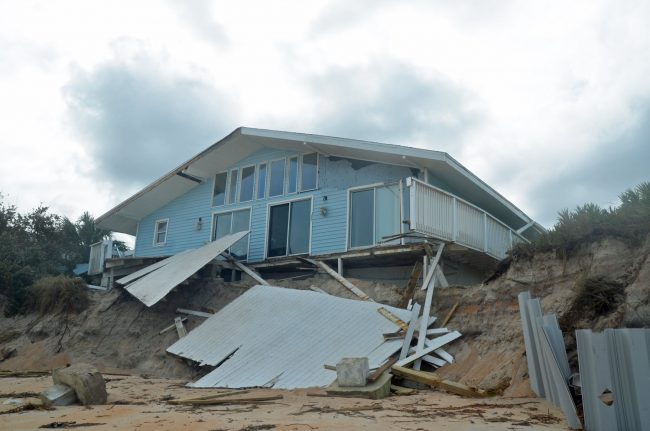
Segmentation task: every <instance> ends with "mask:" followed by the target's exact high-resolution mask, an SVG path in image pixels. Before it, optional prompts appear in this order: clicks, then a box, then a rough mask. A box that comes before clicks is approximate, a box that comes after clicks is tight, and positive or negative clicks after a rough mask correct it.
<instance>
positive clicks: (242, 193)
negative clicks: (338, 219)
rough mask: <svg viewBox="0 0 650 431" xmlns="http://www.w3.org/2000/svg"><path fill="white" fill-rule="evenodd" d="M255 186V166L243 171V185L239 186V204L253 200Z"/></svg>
mask: <svg viewBox="0 0 650 431" xmlns="http://www.w3.org/2000/svg"><path fill="white" fill-rule="evenodd" d="M254 186H255V166H248V167H245V168H242V170H241V183H240V184H239V202H247V201H250V200H253V191H254V190H253V188H254Z"/></svg>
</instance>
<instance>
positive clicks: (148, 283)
mask: <svg viewBox="0 0 650 431" xmlns="http://www.w3.org/2000/svg"><path fill="white" fill-rule="evenodd" d="M246 234H248V231H242V232H237V233H233V234H231V235H227V236H224V237H223V238H220V239H218V240H216V241H213V242H210V243H208V244H206V245H204V246H203V247H201V248H197V249H196V250H192V251H190V252H187V253H183V254H182V255H180V256H178V257H177V258H176V259H172V260H171V261H169V262H168V263H167V264H166V265H164V266H162V267H160V268H158V269H156V270H155V271H152V272H150V273H149V274H147V275H145V276H144V277H142V278H140V279H138V280H136V281H134V282H133V283H131V284H129V285H128V286H126V290H127V291H128V292H129V293H130V294H131V295H133V296H135V297H136V298H138V299H139V300H140V301H141V302H142V303H143V304H144V305H146V306H147V307H151V306H152V305H154V304H155V303H156V302H158V301H160V300H161V299H162V298H164V297H165V295H167V294H168V293H169V292H170V291H171V290H172V289H173V288H174V287H176V286H178V285H179V284H180V283H182V282H183V281H185V280H187V279H188V278H189V277H190V276H191V275H192V274H194V273H195V272H196V271H198V270H199V269H201V268H202V267H203V266H205V265H206V264H207V263H208V262H210V261H211V260H212V259H214V258H215V257H217V256H218V255H219V254H221V253H222V252H224V251H225V250H226V249H228V247H230V246H231V245H233V244H234V243H236V242H237V241H239V240H240V239H241V238H243V237H244V236H246ZM154 265H157V264H154Z"/></svg>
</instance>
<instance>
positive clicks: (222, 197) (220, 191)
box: [212, 172, 228, 206]
mask: <svg viewBox="0 0 650 431" xmlns="http://www.w3.org/2000/svg"><path fill="white" fill-rule="evenodd" d="M227 180H228V172H221V173H220V174H217V175H215V176H214V190H213V192H212V206H218V205H223V204H225V203H226V182H227Z"/></svg>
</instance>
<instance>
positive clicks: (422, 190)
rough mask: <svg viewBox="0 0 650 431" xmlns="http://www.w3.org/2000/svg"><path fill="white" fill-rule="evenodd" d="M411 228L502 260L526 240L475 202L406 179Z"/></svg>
mask: <svg viewBox="0 0 650 431" xmlns="http://www.w3.org/2000/svg"><path fill="white" fill-rule="evenodd" d="M407 185H408V187H409V203H410V216H409V217H410V222H411V230H413V231H415V232H417V233H420V234H423V235H427V236H431V237H434V238H438V239H442V240H445V241H449V242H455V243H458V244H461V245H464V246H466V247H468V248H472V249H474V250H478V251H482V252H484V253H486V254H489V255H490V256H492V257H494V258H496V259H503V258H504V257H505V256H506V252H507V251H508V250H510V249H511V248H512V246H513V245H515V244H517V243H520V242H528V240H527V239H525V238H524V237H522V236H521V235H519V234H518V233H517V232H516V231H514V230H512V229H510V228H509V227H508V226H507V225H506V224H504V223H502V222H501V221H499V220H497V219H496V218H495V217H493V216H492V215H490V214H488V213H487V212H485V211H483V210H482V209H480V208H479V207H477V206H476V205H472V204H471V203H469V202H467V201H465V200H463V199H461V198H459V197H457V196H455V195H453V194H451V193H448V192H446V191H444V190H441V189H439V188H437V187H434V186H431V185H428V184H426V183H424V182H422V181H420V180H417V179H415V178H408V179H407Z"/></svg>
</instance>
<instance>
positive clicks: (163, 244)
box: [153, 218, 169, 247]
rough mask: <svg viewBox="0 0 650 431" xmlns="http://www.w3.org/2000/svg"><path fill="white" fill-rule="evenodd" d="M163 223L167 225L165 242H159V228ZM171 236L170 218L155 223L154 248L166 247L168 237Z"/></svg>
mask: <svg viewBox="0 0 650 431" xmlns="http://www.w3.org/2000/svg"><path fill="white" fill-rule="evenodd" d="M161 223H166V225H165V240H164V241H162V242H159V241H158V234H159V233H160V231H159V226H160V224H161ZM168 234H169V218H162V219H158V220H156V221H155V222H154V228H153V246H154V247H164V246H166V245H167V235H168Z"/></svg>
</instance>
